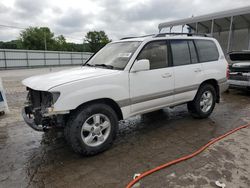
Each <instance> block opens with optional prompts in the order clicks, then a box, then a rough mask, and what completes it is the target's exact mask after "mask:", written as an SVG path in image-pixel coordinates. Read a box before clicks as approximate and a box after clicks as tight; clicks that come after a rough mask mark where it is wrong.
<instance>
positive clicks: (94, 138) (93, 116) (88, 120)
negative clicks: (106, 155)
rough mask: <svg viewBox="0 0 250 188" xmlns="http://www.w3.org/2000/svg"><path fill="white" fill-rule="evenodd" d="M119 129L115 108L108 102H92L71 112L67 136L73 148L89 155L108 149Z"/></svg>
mask: <svg viewBox="0 0 250 188" xmlns="http://www.w3.org/2000/svg"><path fill="white" fill-rule="evenodd" d="M117 129H118V119H117V116H116V113H115V112H114V110H113V109H112V108H111V107H110V106H108V105H106V104H92V105H88V106H85V107H82V108H79V109H77V110H76V111H75V112H73V113H72V114H71V117H70V118H69V121H68V123H67V126H66V128H65V136H66V139H67V141H68V142H69V144H70V145H71V147H72V148H73V150H74V151H75V152H77V153H79V154H82V155H85V156H89V155H95V154H97V153H100V152H102V151H105V150H107V149H108V148H109V147H110V146H111V145H112V143H113V141H114V139H115V137H116V132H117Z"/></svg>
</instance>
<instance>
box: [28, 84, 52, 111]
mask: <svg viewBox="0 0 250 188" xmlns="http://www.w3.org/2000/svg"><path fill="white" fill-rule="evenodd" d="M28 91H29V93H28V97H27V98H28V102H29V103H30V105H31V107H32V108H33V109H36V108H40V109H44V108H47V107H50V106H51V103H52V95H51V93H49V92H46V91H37V90H33V89H30V88H28Z"/></svg>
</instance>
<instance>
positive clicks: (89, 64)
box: [83, 63, 94, 67]
mask: <svg viewBox="0 0 250 188" xmlns="http://www.w3.org/2000/svg"><path fill="white" fill-rule="evenodd" d="M83 66H89V67H93V66H94V65H91V64H88V63H86V64H84V65H83Z"/></svg>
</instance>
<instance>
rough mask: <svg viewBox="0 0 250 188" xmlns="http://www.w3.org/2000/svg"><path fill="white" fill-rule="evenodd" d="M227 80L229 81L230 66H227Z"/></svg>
mask: <svg viewBox="0 0 250 188" xmlns="http://www.w3.org/2000/svg"><path fill="white" fill-rule="evenodd" d="M227 79H229V65H228V64H227Z"/></svg>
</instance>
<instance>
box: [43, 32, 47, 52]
mask: <svg viewBox="0 0 250 188" xmlns="http://www.w3.org/2000/svg"><path fill="white" fill-rule="evenodd" d="M44 50H45V51H46V50H47V42H46V32H44Z"/></svg>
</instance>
